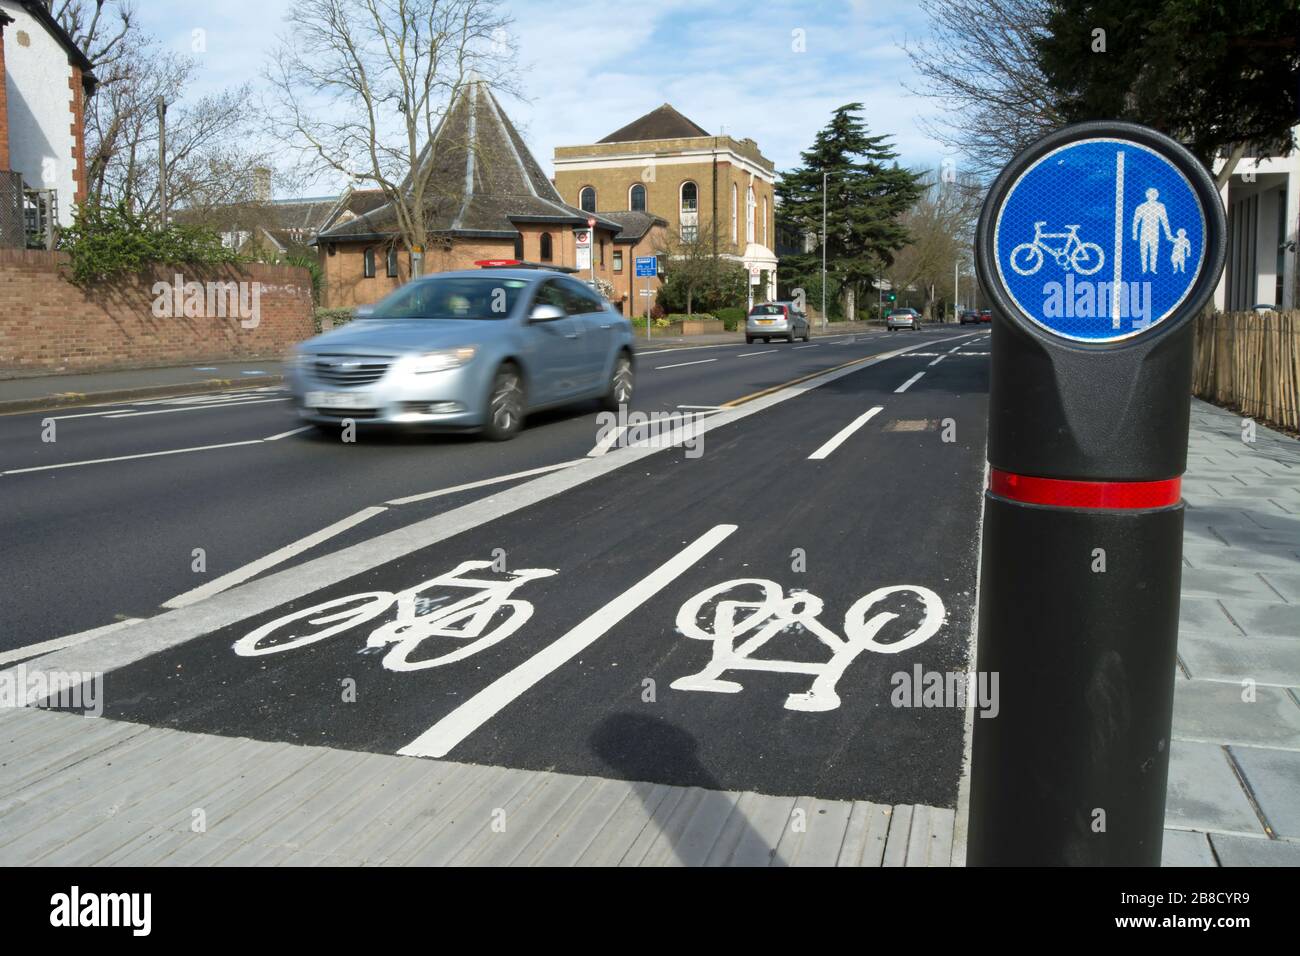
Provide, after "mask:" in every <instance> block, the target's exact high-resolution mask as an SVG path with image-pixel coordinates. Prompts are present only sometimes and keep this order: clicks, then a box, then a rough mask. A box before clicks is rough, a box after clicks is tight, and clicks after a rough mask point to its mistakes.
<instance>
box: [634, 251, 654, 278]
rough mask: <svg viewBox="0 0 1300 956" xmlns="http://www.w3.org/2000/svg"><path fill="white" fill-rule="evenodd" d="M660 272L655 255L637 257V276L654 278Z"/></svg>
mask: <svg viewBox="0 0 1300 956" xmlns="http://www.w3.org/2000/svg"><path fill="white" fill-rule="evenodd" d="M657 274H658V271H657V264H656V261H655V257H654V256H637V257H636V277H637V278H638V279H642V278H649V279H653V278H654V277H655V276H656V275H657Z"/></svg>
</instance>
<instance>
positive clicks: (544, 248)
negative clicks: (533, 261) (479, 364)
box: [538, 232, 552, 262]
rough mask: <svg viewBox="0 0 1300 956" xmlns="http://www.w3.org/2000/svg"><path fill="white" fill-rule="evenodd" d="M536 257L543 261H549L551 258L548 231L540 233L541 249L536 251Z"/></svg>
mask: <svg viewBox="0 0 1300 956" xmlns="http://www.w3.org/2000/svg"><path fill="white" fill-rule="evenodd" d="M538 258H540V259H541V260H542V261H543V262H550V261H551V259H552V251H551V234H550V233H549V232H544V233H542V238H541V251H540V252H539V253H538Z"/></svg>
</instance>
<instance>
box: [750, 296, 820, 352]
mask: <svg viewBox="0 0 1300 956" xmlns="http://www.w3.org/2000/svg"><path fill="white" fill-rule="evenodd" d="M810 334H811V332H810V330H809V326H808V316H806V315H805V314H804V313H802V312H800V311H799V310H798V309H797V308H795V305H794V303H793V302H763V303H760V304H759V305H756V306H754V307H753V308H752V309H750V310H749V316H748V317H747V318H746V319H745V343H746V344H747V345H752V344H753V342H754V339H762V340H763V341H764V342H770V341H771V340H772V339H785V340H786V341H787V342H793V341H794V340H795V339H803V340H804V341H805V342H807V341H808V336H809V335H810Z"/></svg>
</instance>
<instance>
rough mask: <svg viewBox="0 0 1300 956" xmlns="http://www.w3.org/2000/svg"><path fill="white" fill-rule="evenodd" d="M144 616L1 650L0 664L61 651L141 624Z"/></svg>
mask: <svg viewBox="0 0 1300 956" xmlns="http://www.w3.org/2000/svg"><path fill="white" fill-rule="evenodd" d="M143 620H144V618H142V617H129V618H127V619H126V620H123V621H114V622H113V623H112V624H105V625H104V626H103V627H96V628H92V629H91V630H89V631H81V632H79V633H77V634H68V635H66V636H64V637H56V638H53V639H51V640H48V641H41V642H40V643H39V644H28V645H27V646H26V647H15V648H13V649H12V650H8V651H3V652H0V665H3V664H12V663H13V662H14V661H21V660H26V659H27V658H29V657H39V656H40V655H41V654H48V653H50V652H51V651H61V650H63V649H64V648H65V647H75V646H76V645H78V644H85V643H86V642H87V641H93V640H94V639H95V638H97V637H103V636H105V635H106V634H112V633H113V632H114V631H120V630H122V628H124V627H130V626H131V625H132V624H139V623H140V622H141V621H143Z"/></svg>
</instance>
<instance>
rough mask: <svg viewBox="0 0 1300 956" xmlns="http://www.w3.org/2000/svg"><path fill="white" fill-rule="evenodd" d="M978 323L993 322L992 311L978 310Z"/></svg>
mask: <svg viewBox="0 0 1300 956" xmlns="http://www.w3.org/2000/svg"><path fill="white" fill-rule="evenodd" d="M980 321H981V322H992V321H993V310H992V309H980Z"/></svg>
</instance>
